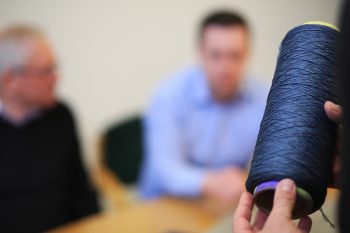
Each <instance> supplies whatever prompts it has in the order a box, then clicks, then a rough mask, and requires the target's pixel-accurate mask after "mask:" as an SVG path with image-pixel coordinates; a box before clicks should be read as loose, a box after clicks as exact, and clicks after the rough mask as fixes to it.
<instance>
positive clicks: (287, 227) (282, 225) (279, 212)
mask: <svg viewBox="0 0 350 233" xmlns="http://www.w3.org/2000/svg"><path fill="white" fill-rule="evenodd" d="M295 199H296V187H295V184H294V182H293V181H292V180H290V179H284V180H282V181H281V182H279V183H278V185H277V187H276V191H275V196H274V201H273V208H272V211H271V213H270V215H267V214H265V213H263V212H261V211H260V210H259V211H258V212H257V214H256V216H255V221H254V223H253V224H251V223H250V219H251V214H252V209H253V197H252V195H251V194H250V193H247V192H245V193H243V194H242V196H241V199H240V201H239V204H238V206H237V209H236V212H235V214H234V217H233V232H234V233H308V232H310V230H311V225H312V222H311V219H310V218H309V217H303V218H301V219H300V221H299V223H298V224H297V225H295V224H294V223H293V221H292V210H293V207H294V204H295Z"/></svg>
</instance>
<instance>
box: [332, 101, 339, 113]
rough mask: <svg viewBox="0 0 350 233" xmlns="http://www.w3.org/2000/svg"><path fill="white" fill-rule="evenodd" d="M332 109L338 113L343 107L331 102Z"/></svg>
mask: <svg viewBox="0 0 350 233" xmlns="http://www.w3.org/2000/svg"><path fill="white" fill-rule="evenodd" d="M331 110H332V111H333V112H336V113H338V112H340V111H341V108H340V106H339V105H337V104H334V103H332V104H331Z"/></svg>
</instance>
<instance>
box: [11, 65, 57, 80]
mask: <svg viewBox="0 0 350 233" xmlns="http://www.w3.org/2000/svg"><path fill="white" fill-rule="evenodd" d="M57 70H58V69H57V65H56V64H54V65H48V66H42V67H40V66H18V67H15V68H14V69H13V71H14V73H15V74H16V75H30V76H36V77H52V76H53V75H56V74H57Z"/></svg>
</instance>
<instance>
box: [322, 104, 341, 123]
mask: <svg viewBox="0 0 350 233" xmlns="http://www.w3.org/2000/svg"><path fill="white" fill-rule="evenodd" d="M324 110H325V112H326V114H327V116H328V118H329V119H330V120H331V121H334V122H336V123H340V121H341V118H342V112H343V111H342V107H341V106H340V105H337V104H334V103H332V102H331V101H327V102H326V103H325V104H324Z"/></svg>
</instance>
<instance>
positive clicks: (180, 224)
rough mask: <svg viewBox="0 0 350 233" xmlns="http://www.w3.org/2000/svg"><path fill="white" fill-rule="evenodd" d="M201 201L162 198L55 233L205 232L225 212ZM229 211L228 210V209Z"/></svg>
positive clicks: (55, 231) (63, 227) (92, 218)
mask: <svg viewBox="0 0 350 233" xmlns="http://www.w3.org/2000/svg"><path fill="white" fill-rule="evenodd" d="M212 207H213V205H210V204H208V203H204V202H201V201H198V200H184V199H175V198H162V199H159V200H155V201H151V202H144V203H138V204H134V205H133V206H130V207H127V208H124V209H121V210H118V211H113V212H106V213H101V214H98V215H95V216H91V217H88V218H86V219H83V220H80V221H78V222H73V223H70V224H68V225H65V226H62V227H59V228H57V229H54V230H52V231H50V232H51V233H73V232H74V233H95V232H104V233H109V232H111V233H112V232H113V233H134V232H135V233H136V232H137V233H170V232H172V233H175V232H177V233H197V232H205V231H207V230H208V229H210V227H212V226H213V225H214V224H215V223H216V222H217V220H218V219H219V218H220V216H222V214H223V212H224V211H217V210H214V209H213V208H212ZM225 212H226V211H225Z"/></svg>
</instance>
